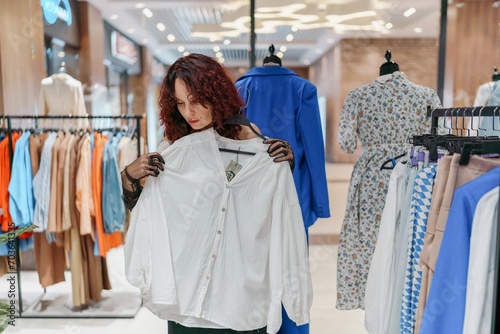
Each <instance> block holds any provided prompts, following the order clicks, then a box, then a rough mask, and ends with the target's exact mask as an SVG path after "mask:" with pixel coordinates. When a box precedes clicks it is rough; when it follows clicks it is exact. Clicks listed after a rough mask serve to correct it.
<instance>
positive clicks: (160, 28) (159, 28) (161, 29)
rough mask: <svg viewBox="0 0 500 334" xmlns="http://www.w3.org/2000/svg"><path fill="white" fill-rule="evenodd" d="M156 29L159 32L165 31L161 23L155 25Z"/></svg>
mask: <svg viewBox="0 0 500 334" xmlns="http://www.w3.org/2000/svg"><path fill="white" fill-rule="evenodd" d="M156 28H158V30H160V31H165V29H166V28H165V25H164V24H163V23H158V24H157V25H156Z"/></svg>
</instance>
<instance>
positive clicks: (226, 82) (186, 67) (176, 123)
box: [159, 53, 243, 143]
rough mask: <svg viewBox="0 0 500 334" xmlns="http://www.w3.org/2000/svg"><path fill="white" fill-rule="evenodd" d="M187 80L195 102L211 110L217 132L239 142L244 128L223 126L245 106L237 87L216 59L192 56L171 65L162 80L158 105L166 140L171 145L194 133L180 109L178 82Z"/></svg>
mask: <svg viewBox="0 0 500 334" xmlns="http://www.w3.org/2000/svg"><path fill="white" fill-rule="evenodd" d="M176 79H180V80H182V81H184V83H185V84H186V87H187V89H188V91H189V93H190V94H191V95H193V99H195V100H197V101H199V102H200V103H201V104H202V105H203V106H204V107H205V108H207V107H212V120H213V123H214V129H215V130H217V132H218V133H219V134H220V135H221V136H224V137H227V138H231V139H236V138H237V137H238V134H239V132H240V131H241V127H240V126H238V125H224V126H223V125H222V122H223V121H224V120H226V119H228V118H229V117H231V116H233V115H235V114H238V113H239V111H240V108H241V107H242V106H243V101H242V100H241V97H240V95H239V94H238V91H237V90H236V87H235V86H234V84H233V82H232V80H231V78H230V77H229V75H228V73H227V72H226V69H225V68H224V67H223V66H222V65H221V64H219V63H218V62H217V61H216V60H215V59H214V58H211V57H208V56H204V55H201V54H196V53H192V54H190V55H188V56H185V57H182V58H179V59H178V60H176V61H175V63H173V64H172V66H170V68H169V69H168V71H167V75H166V76H165V78H164V79H163V83H162V85H161V90H160V98H159V106H160V119H161V124H163V125H164V126H165V132H164V135H165V137H166V138H167V139H168V140H170V141H171V142H172V143H173V142H175V141H176V140H177V139H179V138H182V137H184V136H186V135H188V134H191V133H193V132H194V130H193V129H192V128H191V126H190V125H189V124H188V123H187V122H186V120H185V119H184V118H183V117H182V115H181V113H180V112H179V110H178V109H177V100H176V98H175V80H176Z"/></svg>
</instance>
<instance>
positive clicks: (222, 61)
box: [217, 57, 225, 64]
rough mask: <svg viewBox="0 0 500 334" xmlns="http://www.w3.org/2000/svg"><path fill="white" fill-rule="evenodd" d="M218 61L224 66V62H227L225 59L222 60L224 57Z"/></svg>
mask: <svg viewBox="0 0 500 334" xmlns="http://www.w3.org/2000/svg"><path fill="white" fill-rule="evenodd" d="M217 60H218V61H219V63H221V64H224V62H225V60H224V58H222V57H221V58H219V59H217Z"/></svg>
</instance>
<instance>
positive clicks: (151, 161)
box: [148, 157, 156, 166]
mask: <svg viewBox="0 0 500 334" xmlns="http://www.w3.org/2000/svg"><path fill="white" fill-rule="evenodd" d="M155 159H156V158H153V157H149V158H148V164H149V165H150V166H154V165H155V164H156V163H155Z"/></svg>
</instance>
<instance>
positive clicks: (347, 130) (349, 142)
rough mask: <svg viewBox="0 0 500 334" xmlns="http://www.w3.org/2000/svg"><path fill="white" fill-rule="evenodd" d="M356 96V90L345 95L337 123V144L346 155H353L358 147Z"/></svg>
mask: <svg viewBox="0 0 500 334" xmlns="http://www.w3.org/2000/svg"><path fill="white" fill-rule="evenodd" d="M357 106H358V96H357V93H356V90H352V91H351V92H349V94H348V95H347V97H346V99H345V102H344V106H343V108H342V112H341V113H340V121H339V144H340V147H341V148H342V150H344V151H345V152H347V153H354V151H355V150H356V147H357V145H358V135H357V133H358V108H357Z"/></svg>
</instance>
